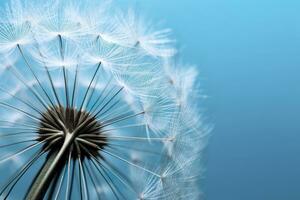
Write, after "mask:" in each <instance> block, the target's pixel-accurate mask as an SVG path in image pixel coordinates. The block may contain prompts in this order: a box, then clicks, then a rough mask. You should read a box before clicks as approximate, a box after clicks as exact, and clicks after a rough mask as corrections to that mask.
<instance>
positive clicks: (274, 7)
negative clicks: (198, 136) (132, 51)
mask: <svg viewBox="0 0 300 200" xmlns="http://www.w3.org/2000/svg"><path fill="white" fill-rule="evenodd" d="M119 2H121V3H123V4H124V5H127V6H128V4H129V5H135V4H137V7H138V8H141V10H142V11H146V13H147V14H148V17H150V18H151V19H154V20H159V19H163V20H164V21H165V22H166V23H165V24H166V26H168V27H170V28H172V29H173V30H174V34H175V36H176V39H178V43H179V45H180V47H181V50H182V54H181V56H182V57H183V59H184V61H187V62H188V63H194V64H197V65H198V66H199V69H200V71H201V76H200V77H199V78H200V79H201V83H202V88H203V90H204V91H205V93H206V94H207V95H208V96H209V98H208V99H207V100H206V102H205V110H206V116H207V117H208V119H209V121H210V122H212V123H214V124H215V129H214V131H213V137H212V139H211V141H210V144H209V148H208V155H207V157H208V159H207V165H206V166H207V173H206V175H205V186H204V191H205V196H206V199H208V200H299V199H300V155H299V154H300V121H299V115H300V87H299V86H300V84H299V83H300V1H298V0H184V1H183V0H181V1H180V0H176V1H175V0H142V1H125V0H119Z"/></svg>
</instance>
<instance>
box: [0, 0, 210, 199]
mask: <svg viewBox="0 0 300 200" xmlns="http://www.w3.org/2000/svg"><path fill="white" fill-rule="evenodd" d="M110 7H113V6H112V5H109V4H108V3H107V2H104V3H103V4H98V3H95V2H86V3H85V4H81V3H77V2H75V1H64V2H63V1H50V3H47V4H41V3H38V2H33V3H29V2H27V1H25V2H21V1H19V0H12V1H11V4H10V5H8V6H7V7H6V9H5V10H3V11H2V12H1V13H2V15H3V16H2V19H3V20H1V23H0V57H1V58H0V59H1V60H2V61H3V62H2V64H1V65H0V72H1V73H0V77H1V80H2V81H1V84H0V150H1V151H0V170H1V172H2V171H3V170H4V169H5V168H7V167H8V166H9V168H10V169H11V170H8V171H7V173H1V179H0V199H30V200H39V199H140V200H146V199H149V200H150V199H151V200H153V199H199V195H200V194H201V191H200V190H199V185H198V184H199V180H200V176H201V173H202V171H203V170H202V166H201V158H202V151H203V149H204V148H205V146H206V140H207V135H208V133H209V132H210V127H208V126H207V125H205V124H204V123H203V120H202V118H201V116H200V114H199V112H198V111H197V109H196V106H195V103H196V101H197V100H198V96H197V94H194V93H195V91H197V84H196V78H197V77H196V76H197V70H196V68H186V67H180V66H179V65H178V66H177V65H174V64H173V63H172V62H170V60H172V58H171V57H172V56H173V55H174V53H175V52H176V51H175V50H174V47H173V46H172V43H173V40H171V39H169V33H170V30H169V29H165V30H155V29H154V28H153V26H147V25H146V24H144V23H143V20H142V18H140V17H138V15H136V13H135V12H133V10H129V11H128V13H127V14H120V13H119V12H115V10H113V9H108V8H110ZM165 60H168V62H166V63H165V64H164V62H163V61H165Z"/></svg>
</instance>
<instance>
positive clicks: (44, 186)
mask: <svg viewBox="0 0 300 200" xmlns="http://www.w3.org/2000/svg"><path fill="white" fill-rule="evenodd" d="M73 139H74V137H73V135H72V134H71V133H67V134H66V136H65V140H64V143H63V145H62V147H61V148H60V149H59V150H58V151H53V152H52V153H51V154H50V155H49V156H48V157H47V160H46V162H45V163H44V165H43V167H42V169H41V170H40V172H39V173H38V175H37V177H36V178H35V180H34V181H33V183H32V185H31V187H30V188H29V191H28V193H27V195H26V200H41V199H43V198H44V196H45V194H46V192H47V190H48V188H49V186H50V184H51V182H52V181H53V180H54V178H55V176H56V175H57V174H60V173H61V170H63V166H64V164H65V162H66V159H65V156H66V153H67V151H68V150H69V147H70V145H71V144H72V142H73Z"/></svg>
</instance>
